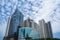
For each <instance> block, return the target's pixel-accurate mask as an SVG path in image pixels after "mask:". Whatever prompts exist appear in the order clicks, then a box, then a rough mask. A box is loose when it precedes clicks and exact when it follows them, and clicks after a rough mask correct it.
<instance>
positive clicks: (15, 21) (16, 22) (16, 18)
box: [8, 9, 23, 36]
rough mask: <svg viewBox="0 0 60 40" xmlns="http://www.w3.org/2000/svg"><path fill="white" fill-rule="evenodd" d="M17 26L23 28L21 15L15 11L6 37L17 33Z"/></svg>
mask: <svg viewBox="0 0 60 40" xmlns="http://www.w3.org/2000/svg"><path fill="white" fill-rule="evenodd" d="M18 26H23V14H22V13H21V12H20V11H19V10H18V9H16V10H15V12H14V13H13V15H12V16H11V21H10V27H9V32H8V36H11V35H13V34H14V33H15V32H17V28H18Z"/></svg>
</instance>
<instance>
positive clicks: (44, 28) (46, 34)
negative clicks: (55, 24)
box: [38, 19, 52, 38]
mask: <svg viewBox="0 0 60 40" xmlns="http://www.w3.org/2000/svg"><path fill="white" fill-rule="evenodd" d="M38 30H39V32H40V38H52V30H51V24H50V22H48V23H45V21H44V19H42V20H40V21H39V27H38Z"/></svg>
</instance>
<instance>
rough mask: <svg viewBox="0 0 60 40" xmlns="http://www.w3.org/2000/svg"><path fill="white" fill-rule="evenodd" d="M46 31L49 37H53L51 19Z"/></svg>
mask: <svg viewBox="0 0 60 40" xmlns="http://www.w3.org/2000/svg"><path fill="white" fill-rule="evenodd" d="M46 31H47V37H48V38H53V33H52V28H51V23H50V21H49V22H48V23H46Z"/></svg>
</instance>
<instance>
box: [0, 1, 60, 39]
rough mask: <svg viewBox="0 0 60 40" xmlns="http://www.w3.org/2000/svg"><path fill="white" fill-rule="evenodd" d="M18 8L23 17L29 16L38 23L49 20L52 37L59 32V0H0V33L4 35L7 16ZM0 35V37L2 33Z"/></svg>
mask: <svg viewBox="0 0 60 40" xmlns="http://www.w3.org/2000/svg"><path fill="white" fill-rule="evenodd" d="M16 8H18V9H19V10H20V11H21V12H22V13H23V15H24V19H27V18H28V17H30V18H31V19H33V20H34V21H35V22H37V23H38V21H39V20H41V19H45V21H46V22H48V21H51V25H52V30H53V34H54V37H57V35H55V33H57V34H59V33H60V24H59V23H60V0H0V33H1V34H3V35H4V33H5V30H6V26H7V20H8V17H9V16H11V15H12V14H13V13H14V11H15V9H16ZM1 34H0V36H1V37H2V36H3V35H1ZM58 36H59V38H60V35H58Z"/></svg>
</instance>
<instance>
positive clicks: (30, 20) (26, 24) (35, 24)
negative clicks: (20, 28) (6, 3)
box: [24, 18, 38, 29]
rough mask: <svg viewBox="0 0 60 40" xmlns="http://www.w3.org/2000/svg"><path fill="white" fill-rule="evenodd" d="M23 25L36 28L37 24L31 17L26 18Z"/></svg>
mask: <svg viewBox="0 0 60 40" xmlns="http://www.w3.org/2000/svg"><path fill="white" fill-rule="evenodd" d="M24 27H31V28H33V29H37V27H38V24H37V23H35V22H34V21H33V20H32V19H30V18H28V19H27V20H25V21H24Z"/></svg>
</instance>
